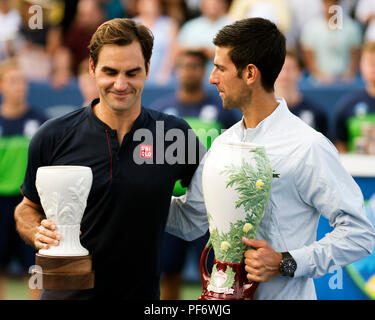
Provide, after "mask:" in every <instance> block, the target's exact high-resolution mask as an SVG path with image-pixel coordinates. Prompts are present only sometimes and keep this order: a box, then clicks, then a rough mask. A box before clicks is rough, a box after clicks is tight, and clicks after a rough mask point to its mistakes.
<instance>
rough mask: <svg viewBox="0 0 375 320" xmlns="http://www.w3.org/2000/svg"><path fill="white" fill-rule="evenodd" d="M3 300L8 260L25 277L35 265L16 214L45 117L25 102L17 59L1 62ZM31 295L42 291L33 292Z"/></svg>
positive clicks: (0, 295)
mask: <svg viewBox="0 0 375 320" xmlns="http://www.w3.org/2000/svg"><path fill="white" fill-rule="evenodd" d="M0 92H1V96H2V103H1V108H0V300H2V299H3V298H4V282H5V280H6V270H7V267H8V265H9V262H10V261H11V260H12V259H14V258H16V259H18V260H19V262H20V265H21V267H22V270H23V272H24V274H25V280H26V279H27V278H26V276H27V274H28V271H29V267H30V266H31V265H34V255H35V252H36V251H35V249H33V248H32V247H30V246H28V245H27V244H25V243H24V242H23V240H22V239H21V238H20V237H19V235H18V233H17V232H16V228H15V221H14V217H13V213H14V209H15V207H16V206H17V204H18V203H20V201H21V200H22V196H21V192H20V185H21V184H22V181H23V178H24V175H25V171H26V165H27V149H28V145H29V141H30V138H31V137H32V136H33V134H34V133H35V132H36V131H37V129H38V128H39V126H40V125H41V124H42V123H43V122H44V121H45V120H46V118H45V117H44V115H42V114H39V113H38V112H36V111H35V110H33V109H31V108H29V106H28V104H27V102H26V96H27V83H26V79H25V77H24V75H23V73H22V71H21V68H20V66H19V64H18V63H17V61H16V60H14V58H13V59H10V60H5V61H4V62H3V63H2V64H1V65H0ZM30 294H31V295H30V297H31V298H36V296H37V295H38V294H39V293H38V292H36V290H32V292H30Z"/></svg>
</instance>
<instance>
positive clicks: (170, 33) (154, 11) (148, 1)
mask: <svg viewBox="0 0 375 320" xmlns="http://www.w3.org/2000/svg"><path fill="white" fill-rule="evenodd" d="M137 10H138V15H137V16H136V17H134V20H135V21H137V22H140V23H142V24H143V25H145V26H146V27H147V28H149V29H150V30H151V31H152V33H153V35H154V48H153V50H152V57H151V62H150V73H149V78H148V83H149V84H156V85H167V84H170V83H171V79H172V77H171V76H172V71H173V67H174V64H175V59H176V38H177V32H178V24H177V22H176V21H175V20H174V19H173V18H171V17H169V16H167V15H165V14H164V10H163V7H162V3H161V0H139V1H138V2H137Z"/></svg>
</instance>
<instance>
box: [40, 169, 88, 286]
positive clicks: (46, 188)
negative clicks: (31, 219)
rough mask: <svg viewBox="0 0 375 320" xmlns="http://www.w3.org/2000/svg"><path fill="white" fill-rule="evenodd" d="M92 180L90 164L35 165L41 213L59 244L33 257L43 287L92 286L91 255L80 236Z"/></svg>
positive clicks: (42, 250) (41, 250)
mask: <svg viewBox="0 0 375 320" xmlns="http://www.w3.org/2000/svg"><path fill="white" fill-rule="evenodd" d="M92 179H93V176H92V171H91V169H90V168H89V167H84V166H46V167H40V168H38V171H37V174H36V183H35V184H36V188H37V191H38V194H39V197H40V201H41V204H42V207H43V210H44V213H45V214H46V217H47V219H49V220H51V221H53V222H54V223H55V224H56V231H58V232H59V233H60V234H61V240H60V243H59V245H58V246H51V247H49V248H48V249H40V250H39V252H38V253H37V254H36V257H35V263H36V265H37V266H38V267H40V268H39V270H41V273H42V277H43V278H42V279H43V281H42V282H43V288H44V289H53V290H83V289H90V288H93V287H94V272H93V271H92V260H91V255H90V254H89V252H88V251H87V250H86V249H85V248H84V247H83V246H82V245H81V243H80V239H79V236H80V224H81V220H82V217H83V213H84V211H85V208H86V204H87V198H88V195H89V192H90V189H91V185H92ZM37 272H40V271H36V273H37Z"/></svg>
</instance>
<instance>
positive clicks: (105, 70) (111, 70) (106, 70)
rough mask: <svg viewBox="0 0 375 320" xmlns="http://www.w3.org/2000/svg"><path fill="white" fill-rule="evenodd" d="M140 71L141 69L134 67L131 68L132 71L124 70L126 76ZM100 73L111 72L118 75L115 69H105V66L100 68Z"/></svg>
mask: <svg viewBox="0 0 375 320" xmlns="http://www.w3.org/2000/svg"><path fill="white" fill-rule="evenodd" d="M140 70H142V68H141V67H136V68H132V69H129V70H126V72H125V73H126V74H129V73H134V72H138V71H140ZM102 71H103V72H113V73H118V70H117V69H113V68H111V67H107V66H104V67H102Z"/></svg>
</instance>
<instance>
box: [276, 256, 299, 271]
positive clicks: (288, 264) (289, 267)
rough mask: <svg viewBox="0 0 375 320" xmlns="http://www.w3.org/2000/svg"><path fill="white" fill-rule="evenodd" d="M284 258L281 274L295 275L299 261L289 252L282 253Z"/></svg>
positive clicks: (281, 264) (281, 263)
mask: <svg viewBox="0 0 375 320" xmlns="http://www.w3.org/2000/svg"><path fill="white" fill-rule="evenodd" d="M281 256H282V259H281V261H280V268H279V269H280V272H281V275H283V276H287V277H294V273H295V271H296V269H297V262H296V261H295V260H294V258H293V257H292V256H291V254H290V253H289V252H282V253H281Z"/></svg>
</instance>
